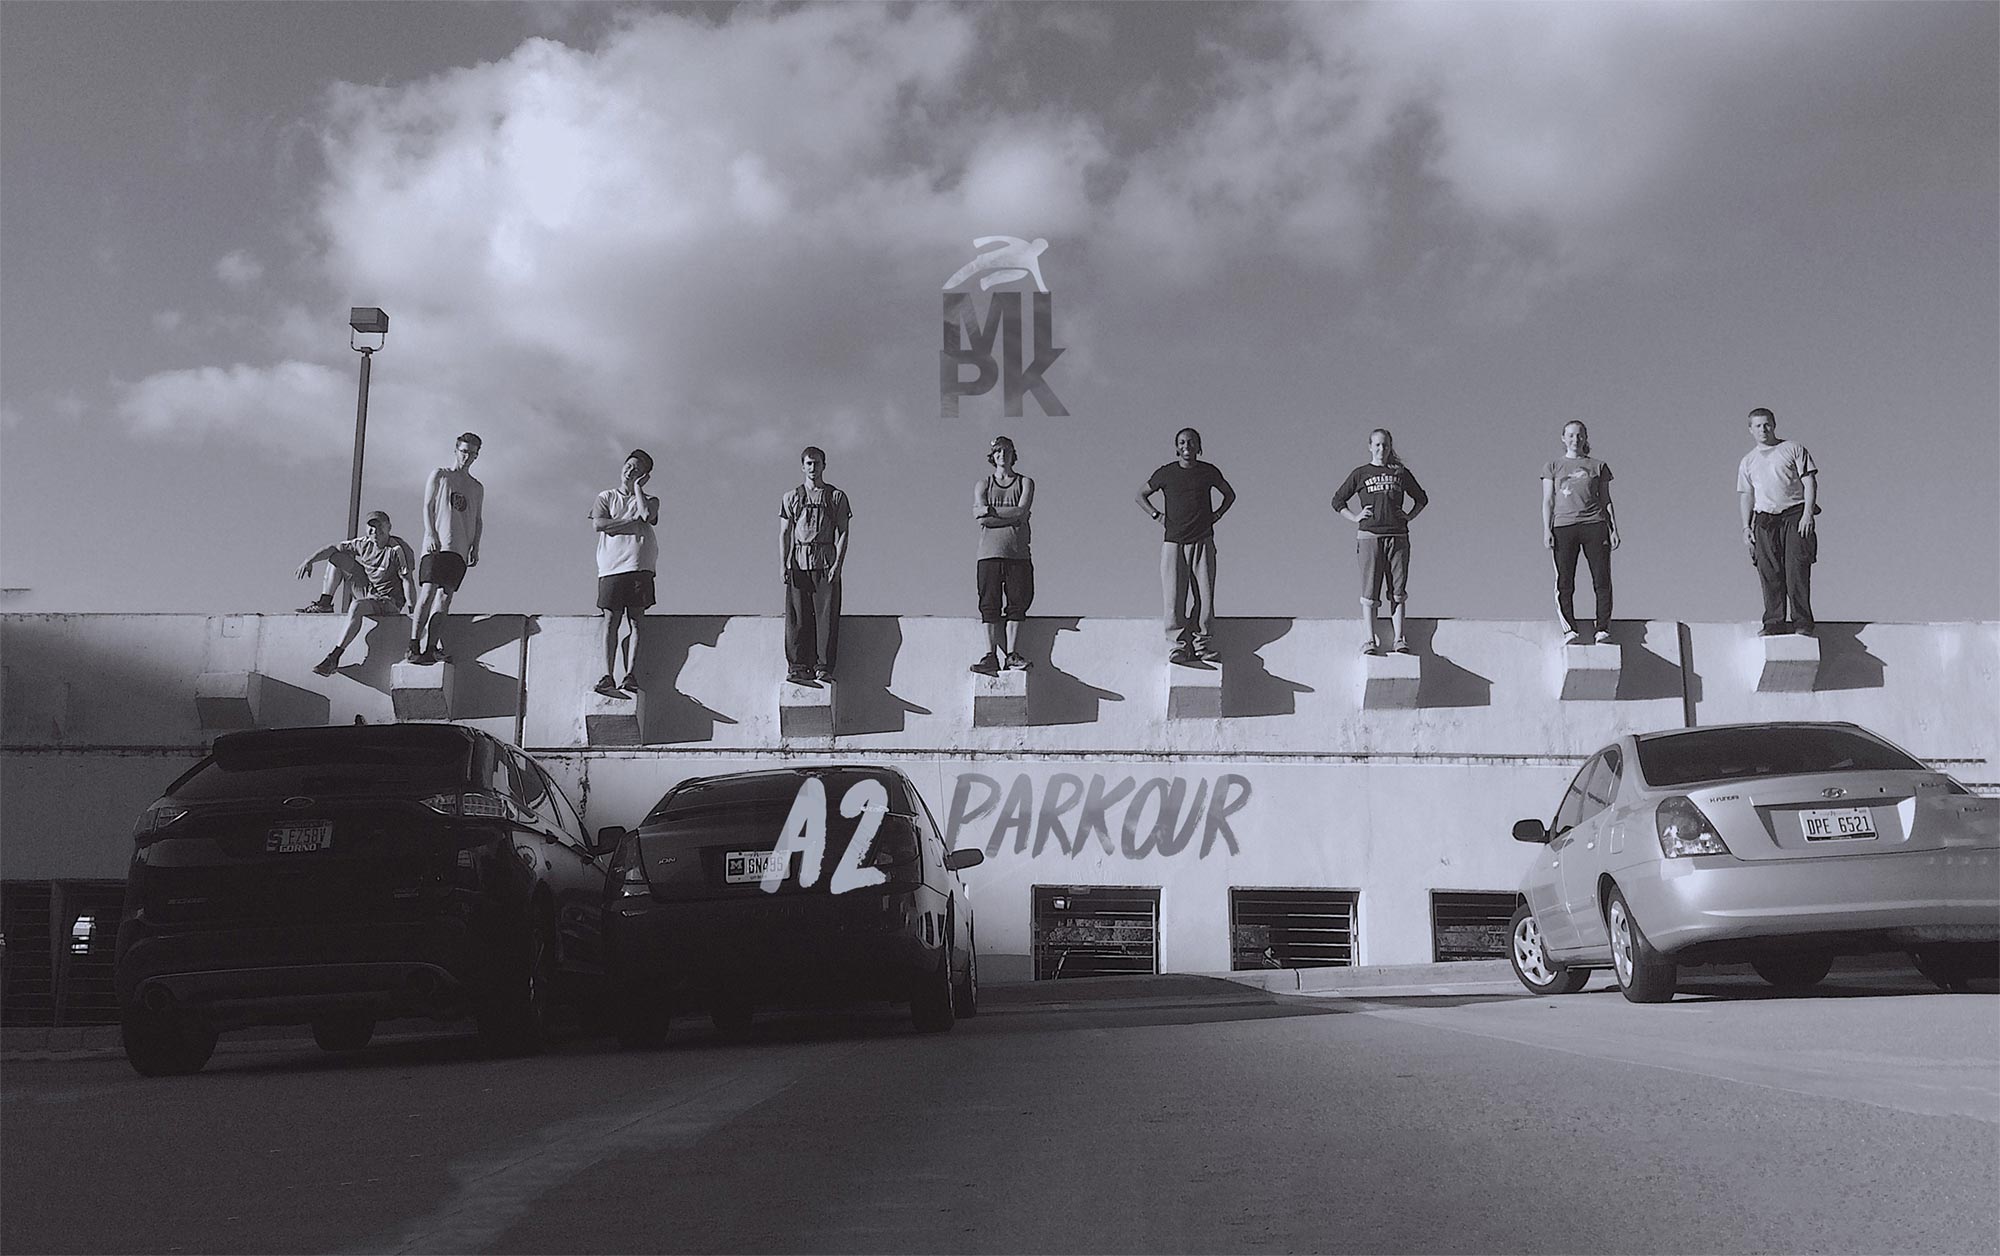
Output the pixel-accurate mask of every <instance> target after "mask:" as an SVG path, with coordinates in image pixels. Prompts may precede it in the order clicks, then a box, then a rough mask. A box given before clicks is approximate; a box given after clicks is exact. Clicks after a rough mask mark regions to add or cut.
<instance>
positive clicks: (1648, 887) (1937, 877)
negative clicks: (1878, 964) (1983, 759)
mask: <svg viewBox="0 0 2000 1256" xmlns="http://www.w3.org/2000/svg"><path fill="white" fill-rule="evenodd" d="M1617 880H1618V886H1619V889H1620V890H1622V891H1623V892H1624V895H1625V899H1626V901H1627V902H1628V903H1630V904H1631V907H1632V912H1633V915H1634V916H1635V917H1636V919H1637V920H1638V923H1639V927H1640V928H1641V929H1643V930H1644V931H1645V934H1646V938H1647V940H1648V941H1650V942H1651V943H1652V944H1653V945H1654V946H1655V947H1656V948H1658V949H1659V950H1660V951H1662V952H1664V953H1666V954H1669V955H1677V954H1685V955H1687V956H1688V957H1690V958H1693V957H1695V956H1697V955H1699V954H1700V953H1701V952H1702V951H1703V950H1707V951H1710V952H1716V951H1719V950H1724V949H1726V947H1727V944H1729V943H1732V942H1740V941H1747V940H1757V939H1773V940H1776V939H1787V940H1793V941H1805V940H1808V939H1813V938H1824V939H1826V940H1828V941H1829V942H1831V943H1833V944H1835V945H1841V944H1842V940H1843V939H1844V940H1845V944H1846V945H1847V946H1849V947H1850V949H1894V948H1899V947H1908V946H1916V945H1920V944H1922V943H1925V942H1944V941H1958V942H1993V941H2000V850H1992V849H1979V850H1966V849H1964V848H1959V849H1955V850H1937V851H1906V852H1897V853H1892V854H1874V855H1865V856H1852V857H1842V858H1828V857H1819V858H1810V859H1786V860H1762V861H1758V862H1754V863H1752V862H1746V861H1743V860H1738V859H1735V858H1732V857H1729V856H1722V855H1718V856H1700V857H1696V858H1693V859H1675V860H1664V861H1660V862H1658V863H1653V864H1648V865H1643V866H1641V867H1639V868H1637V869H1633V870H1628V872H1627V873H1625V874H1621V875H1620V876H1619V877H1618V878H1617Z"/></svg>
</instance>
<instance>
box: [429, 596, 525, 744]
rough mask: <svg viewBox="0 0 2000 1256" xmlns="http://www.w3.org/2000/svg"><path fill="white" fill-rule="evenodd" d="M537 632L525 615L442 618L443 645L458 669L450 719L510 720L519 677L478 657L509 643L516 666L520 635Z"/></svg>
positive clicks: (518, 706)
mask: <svg viewBox="0 0 2000 1256" xmlns="http://www.w3.org/2000/svg"><path fill="white" fill-rule="evenodd" d="M539 631H541V629H540V627H539V626H538V625H535V624H533V623H530V622H529V620H528V617H527V616H525V615H484V616H480V617H479V618H476V619H475V618H472V617H471V616H465V617H463V618H461V617H460V616H457V615H451V616H448V617H446V619H445V625H444V635H443V639H444V648H445V649H446V650H447V651H448V652H449V653H450V654H451V656H452V659H453V660H454V662H453V663H452V666H453V667H456V668H457V669H458V675H457V676H456V677H455V678H454V679H453V681H452V684H453V686H454V688H455V692H454V694H453V695H452V718H453V719H459V720H492V719H512V718H513V717H514V716H515V714H517V713H518V712H519V711H520V709H521V682H520V679H519V678H518V677H515V676H509V675H507V674H506V673H505V672H497V671H494V670H493V669H492V668H490V667H488V666H487V665H486V664H485V663H483V662H481V660H482V659H483V658H484V657H485V656H486V655H487V654H488V653H489V652H491V651H493V650H497V649H499V648H500V647H502V646H509V645H511V646H512V647H513V651H512V655H513V659H512V661H513V665H514V666H515V667H519V666H520V657H521V639H522V637H523V636H524V635H530V634H533V633H536V632H539Z"/></svg>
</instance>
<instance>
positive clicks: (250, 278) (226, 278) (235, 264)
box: [215, 249, 264, 292]
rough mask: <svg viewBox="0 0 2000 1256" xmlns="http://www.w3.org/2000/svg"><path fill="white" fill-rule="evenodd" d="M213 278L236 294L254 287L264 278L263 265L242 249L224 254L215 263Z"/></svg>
mask: <svg viewBox="0 0 2000 1256" xmlns="http://www.w3.org/2000/svg"><path fill="white" fill-rule="evenodd" d="M215 277H216V278H217V279H220V280H221V281H222V282H223V284H224V286H226V287H229V288H233V289H234V290H236V291H237V292H242V291H245V290H246V289H249V288H252V287H255V286H256V284H257V281H258V280H259V279H262V278H263V277H264V264H263V263H262V262H260V261H258V260H257V259H256V258H254V257H252V256H251V255H250V254H249V253H247V252H245V251H244V250H242V249H235V250H232V251H231V252H228V253H225V254H223V255H222V257H221V258H219V259H218V260H217V261H216V263H215Z"/></svg>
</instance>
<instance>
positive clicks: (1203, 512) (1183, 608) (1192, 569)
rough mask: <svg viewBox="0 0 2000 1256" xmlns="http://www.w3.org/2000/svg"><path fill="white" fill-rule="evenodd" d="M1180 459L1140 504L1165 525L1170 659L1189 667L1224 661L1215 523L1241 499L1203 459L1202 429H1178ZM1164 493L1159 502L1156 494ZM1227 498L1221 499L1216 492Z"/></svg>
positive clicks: (1143, 493)
mask: <svg viewBox="0 0 2000 1256" xmlns="http://www.w3.org/2000/svg"><path fill="white" fill-rule="evenodd" d="M1174 455H1175V457H1174V461H1172V462H1169V463H1167V464H1166V465H1165V466H1163V467H1161V468H1160V469H1159V470H1157V471H1155V472H1153V474H1152V477H1151V478H1150V479H1148V480H1147V481H1146V484H1145V487H1143V488H1141V489H1140V490H1139V494H1138V500H1139V508H1140V509H1141V510H1143V511H1145V512H1146V513H1147V514H1149V515H1151V516H1152V517H1153V518H1154V519H1157V520H1160V521H1161V522H1162V523H1164V525H1165V528H1166V532H1165V536H1164V537H1163V538H1162V540H1161V544H1160V594H1161V597H1162V599H1163V600H1164V601H1165V602H1166V626H1167V647H1168V650H1169V653H1168V655H1167V661H1168V662H1171V663H1178V664H1180V665H1181V666H1183V667H1189V666H1193V665H1194V664H1195V663H1196V662H1197V661H1199V662H1203V663H1220V662H1221V661H1222V654H1221V652H1219V651H1218V650H1217V649H1216V648H1215V566H1216V553H1215V525H1216V523H1217V522H1218V521H1219V520H1220V519H1221V518H1222V516H1223V515H1224V514H1226V513H1227V512H1228V510H1229V508H1230V506H1231V505H1233V504H1235V501H1236V490H1235V489H1233V488H1231V487H1230V486H1229V481H1228V480H1226V479H1224V478H1223V475H1222V471H1221V470H1220V469H1219V468H1217V467H1216V466H1215V464H1214V463H1210V462H1203V461H1202V460H1201V433H1200V432H1197V431H1195V430H1194V429H1193V428H1191V427H1184V428H1182V429H1181V430H1180V431H1178V432H1175V433H1174ZM1155 493H1158V494H1160V502H1161V504H1160V505H1159V506H1155V505H1153V500H1152V499H1153V494H1155ZM1217 493H1220V494H1221V495H1222V498H1221V500H1220V501H1217V500H1216V498H1215V494H1217Z"/></svg>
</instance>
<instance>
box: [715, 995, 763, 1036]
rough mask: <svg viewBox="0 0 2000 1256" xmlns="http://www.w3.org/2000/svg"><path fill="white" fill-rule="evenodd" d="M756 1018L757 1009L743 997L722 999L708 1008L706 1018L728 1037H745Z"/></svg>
mask: <svg viewBox="0 0 2000 1256" xmlns="http://www.w3.org/2000/svg"><path fill="white" fill-rule="evenodd" d="M756 1018H757V1009H756V1008H754V1007H752V1006H751V1005H750V1004H749V1003H748V1002H747V1001H745V1000H743V999H724V1000H721V1001H720V1002H718V1003H716V1004H715V1005H714V1006H713V1007H711V1008H709V1009H708V1019H709V1020H710V1021H711V1022H712V1023H713V1024H714V1025H715V1028H716V1030H717V1031H718V1032H720V1033H721V1034H722V1035H723V1036H724V1037H728V1038H742V1037H746V1036H747V1035H748V1034H749V1033H750V1022H751V1021H753V1020H755V1019H756Z"/></svg>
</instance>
